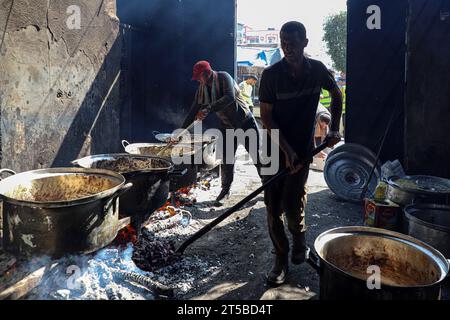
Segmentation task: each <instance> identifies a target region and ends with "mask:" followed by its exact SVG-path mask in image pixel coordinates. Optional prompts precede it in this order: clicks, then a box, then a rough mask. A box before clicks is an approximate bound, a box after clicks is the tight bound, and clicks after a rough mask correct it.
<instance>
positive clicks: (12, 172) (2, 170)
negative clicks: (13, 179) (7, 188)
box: [0, 169, 17, 180]
mask: <svg viewBox="0 0 450 320" xmlns="http://www.w3.org/2000/svg"><path fill="white" fill-rule="evenodd" d="M3 173H9V174H10V175H12V176H13V175H16V174H17V172H15V171H14V170H11V169H1V170H0V180H2V175H3Z"/></svg>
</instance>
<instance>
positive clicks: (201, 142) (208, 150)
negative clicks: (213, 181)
mask: <svg viewBox="0 0 450 320" xmlns="http://www.w3.org/2000/svg"><path fill="white" fill-rule="evenodd" d="M153 135H154V136H155V139H156V140H158V141H161V142H165V143H167V142H168V141H170V139H172V138H173V137H174V134H171V133H160V132H158V131H153ZM217 139H218V137H216V136H212V135H206V134H190V133H188V134H185V135H183V136H181V141H180V143H181V144H188V145H191V146H195V147H197V148H198V147H199V146H201V148H202V153H203V155H202V162H201V164H200V169H202V170H206V171H208V170H212V169H214V168H215V167H216V166H218V165H219V164H220V161H219V160H217V157H216V148H217Z"/></svg>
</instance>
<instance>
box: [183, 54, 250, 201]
mask: <svg viewBox="0 0 450 320" xmlns="http://www.w3.org/2000/svg"><path fill="white" fill-rule="evenodd" d="M192 80H196V81H198V82H199V88H198V90H197V93H196V94H195V98H194V102H193V104H192V107H191V110H190V111H189V113H188V115H187V116H186V119H185V120H184V123H183V125H182V127H183V128H186V127H188V126H189V125H190V124H191V123H192V122H194V120H195V119H198V120H204V119H205V118H206V117H207V116H208V114H209V113H210V112H211V111H212V112H215V113H216V115H217V117H218V118H219V120H220V122H221V127H220V128H219V129H220V131H221V132H222V136H223V140H222V141H223V153H222V154H223V160H222V164H221V171H222V190H221V192H220V194H219V195H218V196H217V198H216V203H217V204H220V201H221V200H223V199H224V198H225V197H227V196H228V194H229V192H230V188H231V184H232V182H233V175H234V162H233V163H226V159H227V149H229V148H227V145H229V144H231V143H232V144H233V149H232V150H233V156H232V158H233V159H234V155H235V153H236V149H237V147H238V146H237V141H236V139H227V134H226V130H227V129H232V130H236V129H242V130H243V131H244V132H248V130H250V132H254V134H255V135H256V139H254V140H255V143H256V146H250V143H251V142H253V141H252V140H251V139H246V140H245V143H244V146H245V149H246V150H247V152H248V153H250V156H251V157H252V159H253V162H254V163H255V165H256V168H257V169H258V172H259V130H258V125H257V123H256V120H255V118H254V117H253V114H252V113H251V112H250V109H249V108H248V106H247V104H246V103H245V101H244V99H243V98H242V96H241V94H240V90H239V87H238V85H237V84H236V82H235V81H234V80H233V78H232V77H231V76H230V75H229V74H228V73H227V72H225V71H214V70H213V69H212V68H211V65H210V64H209V62H207V61H199V62H197V63H196V64H195V65H194V70H193V77H192ZM219 147H220V146H219ZM253 150H254V151H256V153H257V154H252V153H253V152H252V151H253Z"/></svg>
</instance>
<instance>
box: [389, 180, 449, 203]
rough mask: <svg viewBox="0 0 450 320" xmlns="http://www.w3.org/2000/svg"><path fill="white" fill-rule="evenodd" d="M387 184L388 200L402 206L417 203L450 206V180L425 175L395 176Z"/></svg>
mask: <svg viewBox="0 0 450 320" xmlns="http://www.w3.org/2000/svg"><path fill="white" fill-rule="evenodd" d="M387 183H388V191H387V197H388V199H389V200H391V201H393V202H395V203H397V204H399V205H401V206H407V205H411V204H415V203H436V204H450V180H447V179H443V178H439V177H433V176H423V175H416V176H403V177H397V176H394V177H391V178H389V179H388V181H387Z"/></svg>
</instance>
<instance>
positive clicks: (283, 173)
mask: <svg viewBox="0 0 450 320" xmlns="http://www.w3.org/2000/svg"><path fill="white" fill-rule="evenodd" d="M326 147H327V143H326V142H324V143H323V144H321V145H320V146H318V147H317V148H315V149H314V150H313V151H312V152H311V154H310V155H309V158H312V157H314V156H315V155H316V154H318V153H320V152H321V151H323V150H324V149H325V148H326ZM288 174H289V169H287V168H285V169H283V170H281V171H280V172H279V173H277V174H276V175H274V176H273V177H271V178H270V179H269V180H268V181H266V183H264V184H263V185H262V186H261V187H259V188H258V189H256V190H255V191H253V192H252V193H251V194H249V195H248V196H246V197H245V198H244V199H242V200H241V201H239V202H238V203H236V204H235V205H234V206H232V207H231V208H229V209H228V210H227V211H225V212H224V213H222V214H221V215H220V216H219V217H217V218H215V219H214V220H213V221H212V222H210V223H208V224H207V225H206V226H204V227H203V228H202V229H200V230H198V231H197V232H196V233H194V234H193V235H192V236H191V237H190V238H188V239H187V240H186V241H184V242H183V243H182V244H181V246H180V247H179V248H178V249H177V250H176V252H177V253H179V254H183V253H184V251H185V250H186V248H187V247H188V246H189V245H191V244H192V243H193V242H195V241H197V240H198V239H199V238H201V237H202V236H203V235H205V234H206V233H208V232H209V231H210V230H211V229H212V228H214V227H215V226H216V225H218V224H219V223H220V222H222V221H223V220H225V219H226V218H228V217H229V216H230V215H231V214H233V213H235V212H236V211H238V210H239V209H240V208H241V207H242V206H244V205H245V204H246V203H247V202H249V201H250V200H252V199H253V198H254V197H256V196H257V195H258V194H260V193H261V192H262V191H264V190H265V189H266V188H267V187H268V186H270V185H271V184H272V183H274V182H276V181H277V180H279V179H281V178H282V177H285V176H287V175H288Z"/></svg>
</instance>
